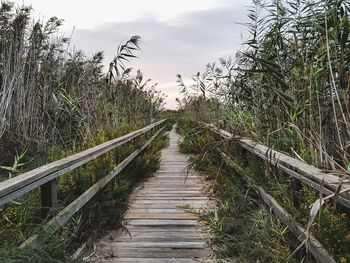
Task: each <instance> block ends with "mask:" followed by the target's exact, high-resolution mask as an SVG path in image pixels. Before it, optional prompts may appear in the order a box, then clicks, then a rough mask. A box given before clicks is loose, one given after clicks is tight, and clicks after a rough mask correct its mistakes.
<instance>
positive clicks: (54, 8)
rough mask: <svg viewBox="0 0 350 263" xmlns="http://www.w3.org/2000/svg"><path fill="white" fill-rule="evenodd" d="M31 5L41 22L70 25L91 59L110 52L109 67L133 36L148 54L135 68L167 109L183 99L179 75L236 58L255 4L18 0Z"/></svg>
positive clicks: (246, 0) (228, 0) (233, 0)
mask: <svg viewBox="0 0 350 263" xmlns="http://www.w3.org/2000/svg"><path fill="white" fill-rule="evenodd" d="M15 2H16V3H18V4H22V3H25V4H31V5H32V7H33V9H34V14H35V17H36V18H43V19H45V20H46V19H48V18H49V17H51V16H57V17H59V18H62V19H64V20H65V22H64V26H63V27H62V31H63V32H64V33H65V34H66V35H67V36H70V34H71V32H72V29H73V27H75V30H74V34H73V38H72V44H73V45H74V46H75V48H76V49H82V50H84V51H85V53H86V55H92V54H93V53H95V52H96V51H104V54H105V59H106V60H105V61H106V64H107V62H109V61H110V60H111V59H112V58H113V56H114V54H115V51H116V48H117V46H118V45H119V44H120V43H121V42H122V41H125V40H127V39H128V38H130V36H132V35H140V36H141V38H142V44H141V48H142V52H139V53H138V54H137V55H138V57H139V58H138V59H137V60H133V61H132V62H131V64H130V66H131V67H133V68H134V70H135V71H136V70H137V69H141V71H142V72H143V73H144V76H145V78H146V79H148V78H151V79H152V80H153V81H154V82H157V83H158V89H160V90H162V91H163V92H164V93H165V94H167V95H168V99H167V105H166V107H167V108H175V107H176V103H175V98H176V97H180V94H179V92H178V90H179V89H178V87H177V85H176V82H175V81H176V74H178V73H179V74H181V75H182V76H183V78H184V79H185V80H187V79H190V78H191V76H192V75H194V74H196V73H197V72H202V71H203V70H204V69H205V65H206V64H207V63H208V62H213V61H215V60H217V59H219V58H221V57H228V56H232V55H234V53H235V52H236V51H237V50H238V49H239V47H240V45H241V43H242V37H241V34H243V35H244V34H245V27H244V26H242V25H240V24H238V23H242V22H245V21H247V18H246V14H247V11H246V10H247V6H249V5H250V0H176V1H173V0H143V1H142V0H98V1H92V0H91V1H90V0H89V1H87V0H59V1H58V0H55V1H53V0H16V1H15Z"/></svg>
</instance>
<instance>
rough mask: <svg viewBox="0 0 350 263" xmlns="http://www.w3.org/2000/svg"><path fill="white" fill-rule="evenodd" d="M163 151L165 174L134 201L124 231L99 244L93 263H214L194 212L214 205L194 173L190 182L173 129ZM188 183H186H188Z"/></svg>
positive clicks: (148, 183) (136, 194) (143, 188)
mask: <svg viewBox="0 0 350 263" xmlns="http://www.w3.org/2000/svg"><path fill="white" fill-rule="evenodd" d="M169 137H170V142H169V146H168V147H166V148H164V149H163V150H162V158H161V163H160V169H159V170H158V171H157V173H156V174H155V176H154V177H151V178H150V179H148V180H147V181H146V182H145V183H144V184H143V185H142V186H141V187H139V188H138V189H137V190H136V191H135V192H134V193H133V195H132V197H131V201H130V208H129V210H128V211H127V213H126V215H125V218H124V224H125V228H126V229H125V230H123V231H121V230H119V231H114V232H110V233H108V234H107V235H106V236H105V237H103V238H102V239H100V240H98V241H97V242H96V243H95V245H96V247H95V248H96V249H95V254H94V256H93V257H92V258H91V259H90V261H93V262H145V263H148V262H149V263H151V262H152V263H158V262H164V263H166V262H182V263H190V262H209V260H208V259H209V258H210V255H211V251H210V249H209V248H208V246H207V244H206V242H205V241H204V240H203V237H204V236H205V234H204V233H205V232H204V231H203V229H202V227H201V224H200V223H199V221H198V215H197V214H195V213H192V212H190V211H189V209H188V208H189V207H190V208H194V209H198V208H204V207H207V206H208V205H209V204H210V200H209V198H208V197H207V196H206V194H205V193H204V192H203V191H202V189H203V186H204V184H203V182H202V181H201V179H200V178H199V176H198V175H196V174H195V173H189V174H188V175H187V177H186V167H187V164H188V163H187V158H186V156H185V155H183V154H182V153H181V152H180V151H179V149H178V145H177V142H178V140H179V135H178V134H177V133H176V132H175V129H174V128H173V129H172V130H171V132H170V133H169ZM185 178H186V180H185Z"/></svg>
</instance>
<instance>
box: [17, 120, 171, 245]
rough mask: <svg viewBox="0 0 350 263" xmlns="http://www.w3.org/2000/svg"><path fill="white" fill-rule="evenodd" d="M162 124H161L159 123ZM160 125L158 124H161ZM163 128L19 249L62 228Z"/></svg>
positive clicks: (36, 242)
mask: <svg viewBox="0 0 350 263" xmlns="http://www.w3.org/2000/svg"><path fill="white" fill-rule="evenodd" d="M161 123H163V122H161ZM161 123H160V124H161ZM164 128H165V125H163V127H162V128H160V129H158V131H156V132H155V133H154V134H153V136H152V137H151V138H150V139H149V140H147V141H146V142H145V143H144V144H143V145H142V146H141V147H139V148H138V149H136V150H135V151H134V152H132V153H131V154H130V155H129V156H128V157H126V158H125V159H124V160H123V161H121V162H120V163H119V164H118V165H117V166H116V167H115V168H114V169H113V171H111V172H109V173H108V174H107V175H106V176H105V177H103V178H101V179H100V180H98V181H97V182H96V183H95V184H93V185H92V186H91V187H90V188H88V189H87V190H86V191H85V192H84V193H82V194H81V195H80V196H79V197H77V198H76V199H75V200H74V201H73V202H71V203H70V204H69V205H68V206H66V207H65V208H64V209H63V210H62V211H60V212H59V213H58V214H57V215H55V216H54V217H53V218H51V220H50V221H49V222H47V224H46V225H44V226H43V228H42V231H41V232H40V233H38V234H34V235H33V236H31V237H30V238H28V239H27V240H26V241H25V242H23V243H22V244H21V246H20V248H24V247H26V246H31V247H38V246H40V245H41V244H43V243H44V242H45V241H46V240H47V239H48V238H49V237H50V236H51V235H52V234H53V233H55V232H56V231H57V230H58V229H59V228H60V227H62V226H63V225H64V224H66V222H67V221H68V220H69V219H70V218H71V217H72V216H73V215H74V214H75V213H77V212H78V211H79V210H80V209H81V208H82V207H83V206H84V205H85V204H86V203H87V202H89V200H91V199H92V198H93V197H94V196H95V195H96V194H97V193H98V192H99V191H100V190H101V189H102V188H104V187H105V186H106V185H107V184H108V183H109V182H110V181H111V180H112V179H113V178H114V177H116V176H117V175H118V174H120V172H121V171H123V169H124V168H125V167H126V166H127V165H128V164H129V163H130V162H131V161H132V160H134V159H135V158H136V157H137V156H138V155H139V154H140V153H141V152H142V151H143V150H144V149H145V148H146V147H147V146H148V145H150V144H151V143H152V141H153V140H154V139H155V138H156V137H157V136H158V134H159V133H160V132H161V131H162V130H163V129H164Z"/></svg>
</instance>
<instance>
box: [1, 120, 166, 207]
mask: <svg viewBox="0 0 350 263" xmlns="http://www.w3.org/2000/svg"><path fill="white" fill-rule="evenodd" d="M165 121H166V119H163V120H160V121H157V122H155V123H152V124H150V125H148V126H146V127H144V128H142V129H139V130H136V131H133V132H130V133H128V134H126V135H123V136H121V137H118V138H115V139H112V140H110V141H107V142H104V143H102V144H99V145H97V146H94V147H92V148H89V149H87V150H84V151H82V152H79V153H76V154H73V155H71V156H69V157H66V158H63V159H60V160H57V161H54V162H52V163H49V164H46V165H43V166H41V167H38V168H36V169H34V170H31V171H28V172H25V173H23V174H21V175H18V176H16V177H13V178H11V179H8V180H6V181H3V182H1V183H0V206H1V205H3V204H6V203H8V202H10V201H12V200H13V199H15V198H17V197H19V196H22V195H24V194H25V193H27V192H29V191H31V190H33V189H35V188H37V187H39V186H42V185H43V184H45V183H47V182H49V181H51V180H53V179H55V178H57V177H59V176H61V175H63V174H65V173H67V172H70V171H72V170H74V169H76V168H78V167H80V166H81V165H83V164H85V163H87V162H89V161H91V160H93V159H96V158H97V157H99V156H101V155H102V154H105V153H107V152H109V151H110V150H113V149H115V148H117V147H119V146H121V145H123V144H125V143H127V142H129V141H131V140H133V139H135V138H137V137H139V136H140V135H142V134H144V133H146V132H148V131H149V130H151V129H153V128H155V127H157V126H159V125H160V124H162V123H164V122H165Z"/></svg>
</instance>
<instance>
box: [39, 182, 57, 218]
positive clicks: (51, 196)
mask: <svg viewBox="0 0 350 263" xmlns="http://www.w3.org/2000/svg"><path fill="white" fill-rule="evenodd" d="M40 192H41V217H42V218H45V217H46V216H47V214H48V212H50V209H51V208H52V207H54V206H55V205H57V179H53V180H51V181H50V182H47V183H46V184H43V185H42V186H41V187H40Z"/></svg>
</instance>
